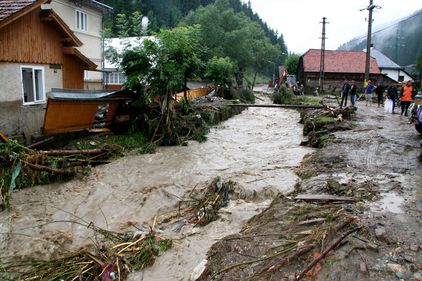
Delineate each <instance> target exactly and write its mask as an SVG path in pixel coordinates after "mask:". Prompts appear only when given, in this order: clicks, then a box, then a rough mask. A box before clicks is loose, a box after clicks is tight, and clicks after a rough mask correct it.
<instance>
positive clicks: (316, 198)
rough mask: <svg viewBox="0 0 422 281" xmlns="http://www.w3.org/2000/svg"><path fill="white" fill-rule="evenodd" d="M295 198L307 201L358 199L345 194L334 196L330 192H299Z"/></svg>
mask: <svg viewBox="0 0 422 281" xmlns="http://www.w3.org/2000/svg"><path fill="white" fill-rule="evenodd" d="M294 199H295V200H303V201H306V202H322V203H324V202H355V201H356V199H354V198H351V197H344V196H334V195H330V194H299V195H297V196H296V197H295V198H294Z"/></svg>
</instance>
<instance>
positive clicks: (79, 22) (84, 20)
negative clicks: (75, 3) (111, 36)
mask: <svg viewBox="0 0 422 281" xmlns="http://www.w3.org/2000/svg"><path fill="white" fill-rule="evenodd" d="M76 29H77V30H81V31H87V30H88V14H87V13H84V12H81V11H76Z"/></svg>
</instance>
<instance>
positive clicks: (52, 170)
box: [22, 161, 72, 175]
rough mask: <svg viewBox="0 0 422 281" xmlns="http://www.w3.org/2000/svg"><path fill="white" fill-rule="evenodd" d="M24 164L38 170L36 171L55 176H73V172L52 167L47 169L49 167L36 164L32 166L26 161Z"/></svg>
mask: <svg viewBox="0 0 422 281" xmlns="http://www.w3.org/2000/svg"><path fill="white" fill-rule="evenodd" d="M22 163H24V164H25V165H27V166H28V167H29V168H31V169H32V170H36V171H41V172H50V173H55V174H60V175H70V174H72V172H70V171H66V170H60V169H54V168H50V167H47V166H41V165H35V164H31V163H28V162H25V161H22Z"/></svg>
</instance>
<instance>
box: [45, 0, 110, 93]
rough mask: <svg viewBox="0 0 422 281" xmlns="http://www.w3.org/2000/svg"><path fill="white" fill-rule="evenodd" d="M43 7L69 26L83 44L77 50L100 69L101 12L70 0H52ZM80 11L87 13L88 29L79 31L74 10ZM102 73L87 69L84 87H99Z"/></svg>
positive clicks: (101, 49)
mask: <svg viewBox="0 0 422 281" xmlns="http://www.w3.org/2000/svg"><path fill="white" fill-rule="evenodd" d="M43 8H51V9H53V10H54V11H55V12H56V13H57V14H58V15H59V16H60V17H61V18H62V19H63V20H64V22H65V23H66V24H67V25H68V26H69V27H70V29H71V30H72V31H73V32H74V33H75V35H76V36H77V37H78V38H79V40H81V41H82V43H83V46H81V47H79V48H78V50H79V51H80V52H81V53H82V54H83V55H84V56H86V57H87V58H89V59H90V60H91V61H93V62H94V63H95V64H96V65H97V69H98V70H101V69H102V59H103V57H102V55H103V48H102V38H101V31H102V13H101V12H100V11H97V10H95V9H93V8H90V7H86V6H82V7H77V6H76V5H75V2H74V1H71V0H53V1H51V4H45V5H43ZM77 10H79V11H82V12H84V13H87V15H88V30H87V31H80V30H78V29H77V28H76V11H77ZM102 80H103V75H102V73H101V72H97V71H89V72H88V78H87V79H85V88H86V89H91V90H94V89H101V88H102Z"/></svg>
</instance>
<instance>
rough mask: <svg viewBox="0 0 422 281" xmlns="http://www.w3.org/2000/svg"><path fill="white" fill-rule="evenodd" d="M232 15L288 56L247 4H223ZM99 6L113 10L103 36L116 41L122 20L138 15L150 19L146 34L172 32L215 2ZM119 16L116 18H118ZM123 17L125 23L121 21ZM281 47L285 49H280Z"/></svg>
mask: <svg viewBox="0 0 422 281" xmlns="http://www.w3.org/2000/svg"><path fill="white" fill-rule="evenodd" d="M225 1H227V2H228V4H229V5H230V7H232V8H233V10H234V11H235V12H243V13H244V14H245V15H246V16H247V17H248V18H250V19H251V20H253V21H255V22H257V23H258V24H259V25H260V26H261V27H262V29H263V30H264V32H265V33H266V35H267V37H268V38H269V39H270V41H271V43H273V44H279V45H280V46H281V47H282V51H283V53H287V49H286V48H285V46H284V40H283V36H282V35H279V34H277V32H276V31H274V30H273V29H271V28H269V27H268V25H267V24H266V23H265V22H263V20H262V19H261V18H260V17H259V16H258V14H256V13H254V12H253V10H252V8H251V5H250V3H247V4H243V3H242V2H241V1H240V0H225ZM101 2H103V3H105V4H107V5H109V6H111V7H113V8H114V11H113V13H112V14H110V15H108V17H107V19H106V23H105V28H106V30H108V33H107V34H106V35H107V36H108V37H117V36H119V34H118V29H117V28H118V27H119V26H121V24H122V22H123V21H124V19H126V20H127V21H129V22H130V21H132V22H133V21H134V20H135V21H136V20H137V19H139V18H137V17H138V16H139V14H135V16H134V12H139V13H140V15H141V17H142V16H147V17H148V19H149V31H150V32H151V31H158V30H159V29H160V28H172V27H175V26H177V25H178V24H179V22H180V21H181V20H182V19H183V18H184V17H185V16H186V15H187V14H188V13H189V12H190V11H193V10H195V9H197V8H199V7H200V6H206V5H208V4H212V3H214V2H216V0H189V1H185V0H160V1H157V0H131V1H129V0H102V1H101ZM118 15H119V16H118ZM122 15H124V16H123V17H124V19H123V20H122ZM135 33H136V32H132V31H131V30H130V31H129V34H128V35H129V36H136V35H139V34H135ZM283 46H284V48H283Z"/></svg>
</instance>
